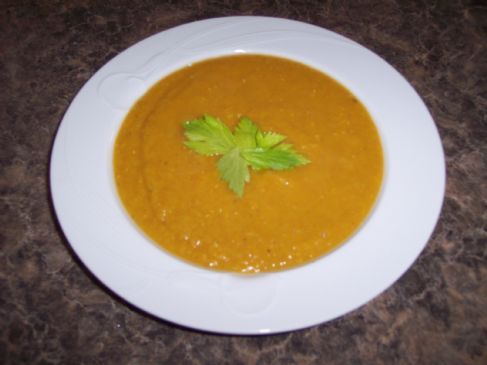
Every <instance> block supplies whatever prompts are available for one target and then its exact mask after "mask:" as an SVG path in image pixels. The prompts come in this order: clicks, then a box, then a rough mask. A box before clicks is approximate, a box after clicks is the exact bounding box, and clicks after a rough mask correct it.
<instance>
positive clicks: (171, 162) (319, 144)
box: [114, 55, 383, 273]
mask: <svg viewBox="0 0 487 365" xmlns="http://www.w3.org/2000/svg"><path fill="white" fill-rule="evenodd" d="M205 113H207V114H210V115H214V116H217V117H219V118H220V119H221V120H222V121H223V122H224V123H226V124H227V125H228V126H230V127H231V128H232V129H233V127H234V126H235V124H236V123H237V122H238V120H239V118H240V117H241V116H248V117H250V118H251V119H252V120H253V121H254V122H255V123H256V124H257V125H258V126H259V128H260V129H261V130H264V131H274V132H277V133H280V134H283V135H285V136H287V139H286V142H288V143H292V144H293V145H294V147H295V149H296V151H298V152H299V153H301V154H303V155H304V156H306V157H307V158H308V159H309V160H310V161H311V162H310V163H309V164H307V165H305V166H300V167H296V168H295V169H293V170H289V171H272V170H265V171H251V178H250V182H249V183H248V184H246V186H245V193H244V196H243V197H242V198H239V197H237V195H236V194H235V193H233V192H232V191H231V190H230V189H229V187H228V185H227V183H226V182H224V181H223V180H221V178H220V176H219V173H218V171H217V169H216V161H217V159H218V157H206V156H202V155H199V154H197V153H195V152H194V151H192V150H190V149H189V148H187V147H185V146H184V144H183V142H184V140H185V138H184V135H183V127H182V123H183V122H184V121H187V120H191V119H195V118H197V117H200V116H201V115H203V114H205ZM114 173H115V182H116V186H117V189H118V193H119V196H120V198H121V200H122V202H123V205H124V206H125V208H126V210H127V212H128V214H129V215H130V216H131V218H132V219H133V221H134V222H135V223H136V224H137V225H138V226H139V227H140V228H141V229H142V231H143V232H145V234H146V235H147V236H149V237H150V238H151V239H152V240H153V241H154V242H156V243H157V244H158V245H160V246H162V247H163V248H164V249H165V250H167V251H168V252H170V253H172V254H174V255H175V256H177V257H179V258H182V259H184V260H186V261H189V262H191V263H194V264H196V265H200V266H203V267H206V268H212V269H216V270H226V271H234V272H249V273H255V272H266V271H276V270H282V269H286V268H291V267H294V266H297V265H301V264H304V263H306V262H309V261H312V260H314V259H316V258H318V257H320V256H322V255H324V254H325V253H327V252H329V251H331V250H333V249H334V248H336V247H337V246H338V245H340V244H341V243H343V242H344V241H345V240H347V238H349V237H350V236H351V235H352V234H353V233H354V232H355V231H356V230H357V229H358V228H359V227H360V225H361V224H362V223H363V222H364V220H365V219H366V218H367V215H368V214H369V212H370V210H371V209H372V206H373V204H374V202H375V200H376V198H377V195H378V193H379V190H380V185H381V181H382V175H383V155H382V148H381V143H380V139H379V135H378V132H377V130H376V127H375V125H374V123H373V121H372V119H371V118H370V116H369V114H368V112H367V110H366V109H365V108H364V106H363V105H362V104H361V103H360V102H359V101H358V100H357V99H356V98H355V97H354V95H353V94H351V93H350V91H348V90H347V89H346V88H345V87H343V86H342V85H341V84H339V83H338V82H336V81H334V80H333V79H332V78H330V77H328V76H327V75H325V74H323V73H321V72H319V71H317V70H314V69H312V68H310V67H308V66H305V65H303V64H300V63H297V62H294V61H291V60H287V59H282V58H278V57H271V56H263V55H238V56H228V57H221V58H215V59H209V60H205V61H202V62H199V63H195V64H193V65H190V66H188V67H185V68H183V69H181V70H178V71H176V72H174V73H172V74H170V75H169V76H167V77H165V78H164V79H162V80H161V81H159V82H158V83H157V84H156V85H155V86H153V87H152V88H151V89H150V90H149V91H148V92H147V93H146V94H145V95H144V96H143V97H142V98H141V99H139V100H138V102H137V103H136V104H135V105H134V106H133V107H132V109H131V110H130V112H129V114H128V115H127V117H126V119H125V121H124V122H123V124H122V127H121V129H120V131H119V134H118V137H117V140H116V143H115V150H114Z"/></svg>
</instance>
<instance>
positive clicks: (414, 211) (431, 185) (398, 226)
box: [51, 17, 445, 334]
mask: <svg viewBox="0 0 487 365" xmlns="http://www.w3.org/2000/svg"><path fill="white" fill-rule="evenodd" d="M238 52H247V53H265V54H274V55H280V56H284V57H288V58H291V59H295V60H298V61H301V62H304V63H306V64H308V65H310V66H313V67H315V68H318V69H321V70H323V71H324V72H326V73H327V74H329V75H331V76H332V77H334V78H335V79H337V80H339V81H340V82H341V83H342V84H344V85H346V86H347V87H348V88H349V89H350V90H351V91H352V92H353V93H354V94H355V95H356V96H357V97H358V98H359V99H360V100H361V101H362V102H363V103H364V104H365V106H366V107H367V108H368V110H369V112H370V113H371V115H372V117H373V118H374V120H375V122H376V124H377V127H378V129H379V132H380V134H381V137H382V141H383V146H384V152H385V157H386V174H385V180H384V185H383V189H382V194H381V196H380V199H379V202H378V204H377V206H376V208H375V210H374V212H373V213H372V214H371V216H370V217H369V219H368V221H367V222H366V224H365V225H364V226H363V227H362V228H361V229H360V231H359V232H358V233H357V234H356V235H354V236H353V237H352V238H351V239H350V240H349V241H348V242H347V243H346V244H344V245H343V246H342V247H341V248H339V249H338V250H336V251H334V252H333V253H331V254H329V255H327V256H325V257H323V258H321V259H320V260H318V261H316V262H313V263H311V264H309V265H306V266H303V267H300V268H298V269H294V270H288V271H283V272H279V273H272V274H265V275H257V276H248V277H241V276H237V275H232V274H228V273H218V272H212V271H207V270H204V269H200V268H197V267H194V266H191V265H189V264H187V263H184V262H182V261H179V260H178V259H176V258H174V257H172V256H170V255H168V254H166V253H165V252H164V251H163V250H161V249H159V248H158V247H156V246H155V245H154V244H152V243H151V242H149V241H148V240H147V239H146V238H145V237H144V236H143V235H141V234H140V233H139V231H138V229H137V228H136V227H134V226H133V225H132V223H131V222H130V221H129V220H128V219H127V217H126V215H125V213H124V211H123V208H122V207H121V204H120V202H119V200H118V198H117V195H116V191H115V187H114V184H113V180H112V161H111V158H112V147H113V143H114V139H115V137H116V134H117V131H118V128H119V126H120V124H121V122H122V121H123V118H124V116H125V114H126V112H127V111H128V110H129V108H130V107H131V105H132V104H133V103H134V101H135V100H136V99H137V98H138V97H140V96H141V95H142V94H143V93H144V92H145V91H146V90H147V89H148V88H149V87H150V86H151V85H152V84H154V83H155V82H156V81H158V80H159V79H160V78H162V77H163V76H164V75H166V74H168V73H170V72H171V71H173V70H176V69H178V68H180V67H181V66H184V65H186V64H188V63H191V62H194V61H196V60H201V59H204V58H208V57H213V56H218V55H228V54H233V53H238ZM444 185H445V168H444V158H443V152H442V147H441V143H440V139H439V136H438V132H437V130H436V128H435V124H434V122H433V120H432V118H431V116H430V114H429V113H428V110H427V109H426V107H425V106H424V104H423V102H422V101H421V99H420V98H419V97H418V95H417V94H416V93H415V91H414V90H413V88H412V87H411V86H410V85H409V84H408V82H407V81H406V80H405V79H404V78H403V77H402V76H401V75H400V74H399V73H398V72H396V71H395V70H394V69H393V68H392V67H391V66H390V65H388V64H387V63H386V62H385V61H384V60H382V59H381V58H380V57H378V56H377V55H375V54H374V53H372V52H370V51H369V50H367V49H366V48H364V47H362V46H360V45H358V44H357V43H355V42H353V41H351V40H349V39H347V38H344V37H342V36H340V35H338V34H336V33H333V32H330V31H328V30H325V29H322V28H318V27H315V26H312V25H308V24H304V23H299V22H295V21H289V20H283V19H275V18H263V17H229V18H218V19H209V20H204V21H199V22H195V23H190V24H186V25H182V26H179V27H176V28H173V29H170V30H167V31H164V32H161V33H159V34H156V35H154V36H152V37H150V38H147V39H145V40H143V41H141V42H139V43H137V44H136V45H134V46H132V47H130V48H129V49H127V50H126V51H124V52H122V53H121V54H119V55H118V56H117V57H115V58H114V59H113V60H111V61H110V62H108V63H107V64H106V65H105V66H104V67H103V68H102V69H100V70H99V71H98V72H97V73H96V74H95V75H94V76H93V77H92V78H91V79H90V80H89V81H88V82H87V83H86V85H85V86H84V87H83V88H82V89H81V91H80V92H79V93H78V95H77V96H76V98H75V99H74V100H73V102H72V104H71V106H70V107H69V109H68V111H67V112H66V115H65V116H64V119H63V121H62V123H61V125H60V127H59V130H58V133H57V136H56V140H55V143H54V147H53V152H52V159H51V190H52V197H53V201H54V206H55V210H56V213H57V216H58V218H59V222H60V224H61V226H62V228H63V230H64V232H65V234H66V237H67V239H68V240H69V242H70V244H71V245H72V247H73V249H74V251H75V252H76V254H77V255H78V256H79V258H80V259H81V261H82V262H83V263H84V264H85V265H86V267H87V268H88V269H89V270H90V271H91V272H92V273H93V274H94V275H95V276H96V277H97V278H98V279H99V280H100V281H101V282H103V283H104V284H105V285H106V286H107V287H108V288H110V289H111V290H113V291H114V292H115V293H116V294H118V295H119V296H121V297H122V298H124V299H126V300H127V301H128V302H130V303H132V304H133V305H135V306H136V307H138V308H140V309H142V310H144V311H146V312H148V313H151V314H153V315H154V316H156V317H160V318H162V319H165V320H168V321H171V322H174V323H177V324H180V325H183V326H187V327H191V328H196V329H201V330H205V331H211V332H219V333H231V334H267V333H277V332H283V331H289V330H295V329H299V328H304V327H308V326H312V325H315V324H318V323H322V322H325V321H328V320H331V319H334V318H337V317H339V316H341V315H343V314H345V313H347V312H349V311H351V310H353V309H355V308H357V307H359V306H361V305H363V304H364V303H366V302H367V301H369V300H370V299H372V298H374V297H375V296H377V295H378V294H379V293H381V292H382V291H383V290H385V289H386V288H387V287H389V286H390V285H391V284H392V283H393V282H394V281H396V280H397V279H398V278H399V277H400V276H401V275H402V274H403V273H404V272H405V271H406V270H407V269H408V268H409V266H410V265H411V264H412V263H413V262H414V260H415V259H416V257H417V256H418V255H419V254H420V252H421V251H422V249H423V248H424V246H425V245H426V243H427V241H428V239H429V237H430V235H431V233H432V230H433V228H434V226H435V224H436V221H437V219H438V216H439V212H440V209H441V205H442V200H443V194H444Z"/></svg>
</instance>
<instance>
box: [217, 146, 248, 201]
mask: <svg viewBox="0 0 487 365" xmlns="http://www.w3.org/2000/svg"><path fill="white" fill-rule="evenodd" d="M218 171H220V175H221V177H222V179H223V180H225V181H226V182H227V183H228V186H229V187H230V189H232V191H233V192H235V193H236V194H237V195H238V197H239V198H241V197H242V196H243V191H244V185H245V183H246V182H249V180H250V173H249V168H248V166H247V161H245V159H244V158H243V157H242V156H241V154H240V150H239V149H238V148H237V147H236V148H234V149H232V150H231V151H230V152H228V153H227V154H225V155H224V156H223V157H222V158H221V159H220V161H218Z"/></svg>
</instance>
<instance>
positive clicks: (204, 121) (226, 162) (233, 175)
mask: <svg viewBox="0 0 487 365" xmlns="http://www.w3.org/2000/svg"><path fill="white" fill-rule="evenodd" d="M183 128H184V135H185V136H186V138H187V140H186V141H185V142H184V144H185V145H186V146H187V147H189V148H190V149H192V150H193V151H195V152H197V153H199V154H201V155H205V156H216V155H223V157H221V158H220V160H219V161H218V163H217V168H218V171H219V172H220V176H221V178H222V179H223V180H224V181H226V182H227V183H228V186H229V187H230V189H231V190H232V191H233V192H234V193H235V194H237V196H238V197H240V198H241V197H242V196H243V192H244V187H245V183H247V182H249V181H250V172H249V167H252V169H253V170H264V169H270V170H289V169H292V168H294V167H297V166H302V165H306V164H308V163H309V162H310V161H309V160H308V159H307V158H306V157H304V156H303V155H300V154H299V153H297V152H296V151H295V150H294V148H293V146H292V145H291V144H289V143H281V142H282V141H284V139H286V137H285V136H283V135H281V134H278V133H274V132H262V131H261V130H259V128H258V127H257V125H255V123H254V122H252V120H250V119H249V118H247V117H242V118H240V121H239V123H238V125H237V126H236V127H235V131H234V133H233V134H232V132H231V131H230V129H229V128H228V127H227V126H226V125H225V124H224V123H223V122H221V121H220V120H219V119H218V118H215V117H212V116H211V115H208V114H205V115H203V117H201V118H199V119H194V120H190V121H187V122H185V123H184V124H183Z"/></svg>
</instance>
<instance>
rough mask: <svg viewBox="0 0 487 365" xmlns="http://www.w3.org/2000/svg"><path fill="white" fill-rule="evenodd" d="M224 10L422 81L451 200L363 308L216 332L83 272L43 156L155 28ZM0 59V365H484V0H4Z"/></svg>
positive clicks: (486, 334) (486, 43)
mask: <svg viewBox="0 0 487 365" xmlns="http://www.w3.org/2000/svg"><path fill="white" fill-rule="evenodd" d="M22 4H23V5H22ZM230 15H267V16H276V17H282V18H289V19H296V20H300V21H304V22H308V23H311V24H315V25H318V26H322V27H324V28H327V29H330V30H333V31H335V32H338V33H340V34H343V35H345V36H347V37H349V38H351V39H353V40H355V41H357V42H359V43H361V44H363V45H364V46H366V47H368V48H370V49H371V50H373V51H374V52H376V53H377V54H379V55H380V56H382V57H383V58H384V59H386V60H387V61H388V62H389V63H390V64H392V65H393V66H394V67H395V68H396V69H397V70H399V71H400V72H401V73H402V74H403V75H404V76H405V77H406V78H407V79H408V80H409V81H410V82H411V84H412V85H413V86H414V87H415V88H416V90H417V92H418V93H419V94H420V95H421V97H422V98H423V99H424V101H425V103H426V104H427V106H428V108H429V110H430V112H431V114H432V116H433V118H434V120H435V122H436V125H437V127H438V129H439V132H440V135H441V139H442V142H443V147H444V151H445V155H446V164H447V186H446V197H445V202H444V205H443V210H442V214H441V217H440V220H439V223H438V224H437V226H436V229H435V231H434V233H433V235H432V237H431V239H430V241H429V242H428V245H427V246H426V248H425V250H424V251H423V252H422V254H421V255H420V257H419V258H418V260H417V261H416V262H415V264H414V265H413V266H412V268H411V269H410V270H409V271H408V272H407V273H406V274H405V275H403V276H402V278H401V279H400V280H399V281H398V282H396V283H395V284H394V285H393V286H392V287H391V288H389V289H388V290H387V291H385V292H384V293H382V294H381V295H380V296H379V297H377V298H375V299H374V300H372V301H371V302H369V303H368V304H366V305H364V306H362V307H361V308H359V309H357V310H355V311H354V312H352V313H350V314H348V315H345V316H344V317H342V318H339V319H336V320H334V321H331V322H329V323H324V324H321V325H318V326H315V327H312V328H309V329H306V330H301V331H296V332H291V333H285V334H279V335H273V336H264V337H251V336H249V337H239V336H223V335H212V334H207V333H201V332H198V331H192V330H189V329H185V328H181V327H178V326H174V325H172V324H170V323H167V322H164V321H162V320H158V319H155V318H153V317H151V316H148V315H146V314H144V313H142V312H141V311H139V310H137V309H135V308H133V307H131V306H130V305H128V304H127V303H125V302H123V301H122V300H120V299H119V298H117V297H115V296H114V295H113V294H111V293H110V292H109V291H108V290H107V289H105V288H104V287H103V286H102V285H100V283H99V282H97V281H96V280H95V279H94V278H93V276H92V275H91V274H89V272H87V270H86V269H85V268H84V267H83V265H82V264H81V263H80V262H79V261H78V259H77V258H76V257H75V256H74V254H73V252H72V251H71V249H70V246H69V244H68V243H67V241H66V239H65V238H64V236H63V233H62V232H61V230H60V227H59V225H58V224H57V221H56V218H55V215H54V213H53V209H52V203H51V198H50V192H49V180H48V167H49V157H50V152H51V147H52V143H53V139H54V136H55V133H56V129H57V128H58V125H59V123H60V121H61V119H62V116H63V113H64V112H65V111H66V109H67V107H68V106H69V104H70V102H71V100H72V99H73V97H74V96H75V95H76V93H77V92H78V91H79V89H80V88H81V86H82V85H83V84H84V83H85V82H86V81H87V80H88V79H89V78H90V77H91V76H92V75H93V74H94V73H95V72H96V71H97V69H99V68H100V67H101V66H102V65H103V64H105V63H106V62H107V61H108V60H110V59H111V58H112V57H114V56H115V55H116V54H118V53H119V52H121V51H122V50H124V49H125V48H127V47H128V46H130V45H132V44H134V43H136V42H137V41H139V40H141V39H143V38H145V37H147V36H149V35H152V34H154V33H157V32H159V31H162V30H165V29H168V28H170V27H173V26H176V25H179V24H182V23H186V22H190V21H193V20H198V19H205V18H211V17H217V16H230ZM0 55H1V56H0V60H1V61H0V82H1V85H2V87H1V89H0V122H1V129H0V144H1V153H0V169H1V174H0V197H1V199H0V212H1V215H0V227H1V229H0V244H1V246H0V247H1V251H0V293H1V294H0V325H1V328H2V331H1V334H0V363H2V364H90V365H91V364H232V365H237V364H256V365H257V364H259V365H263V364H346V365H349V364H428V365H434V364H486V363H487V351H486V349H487V284H486V282H487V275H486V274H487V265H486V248H487V235H486V222H487V220H486V216H487V213H486V212H487V209H486V208H487V205H486V198H487V194H486V193H487V166H486V160H487V155H486V152H487V143H486V142H487V125H486V122H487V121H486V109H487V101H486V97H487V88H486V87H487V80H486V74H487V8H486V5H485V3H483V2H482V1H467V0H465V1H460V0H451V1H414V2H413V1H399V0H395V1H373V2H371V1H331V0H330V1H265V0H255V1H226V0H219V1H203V0H199V1H164V2H157V1H149V0H142V1H86V0H80V1H69V2H57V1H56V2H55V1H8V0H7V1H2V2H1V4H0Z"/></svg>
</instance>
